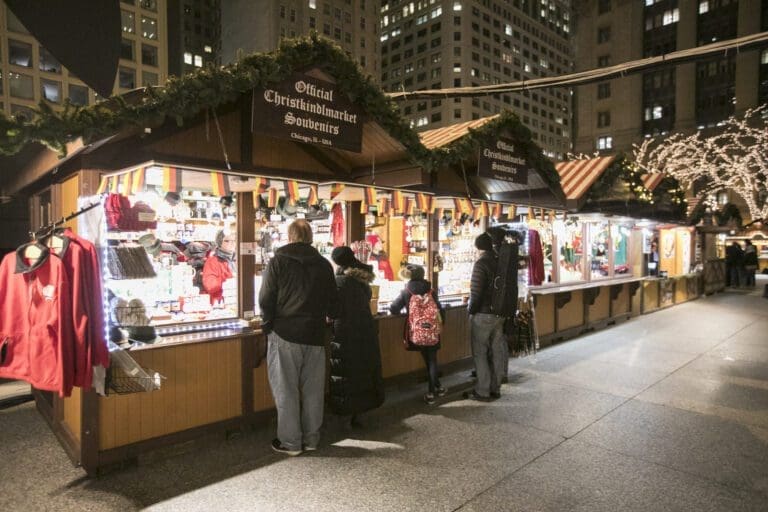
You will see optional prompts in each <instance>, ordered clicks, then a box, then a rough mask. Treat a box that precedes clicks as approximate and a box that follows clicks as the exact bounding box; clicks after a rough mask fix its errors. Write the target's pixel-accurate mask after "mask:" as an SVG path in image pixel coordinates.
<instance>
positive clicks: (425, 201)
mask: <svg viewBox="0 0 768 512" xmlns="http://www.w3.org/2000/svg"><path fill="white" fill-rule="evenodd" d="M416 206H417V207H418V209H419V211H422V212H426V211H427V210H429V196H427V194H422V193H418V194H416Z"/></svg>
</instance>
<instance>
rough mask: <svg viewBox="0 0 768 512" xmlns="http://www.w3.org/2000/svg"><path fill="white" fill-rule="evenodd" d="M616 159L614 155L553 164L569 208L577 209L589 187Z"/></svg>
mask: <svg viewBox="0 0 768 512" xmlns="http://www.w3.org/2000/svg"><path fill="white" fill-rule="evenodd" d="M615 159H616V156H615V155H610V156H600V157H597V158H589V159H580V160H568V161H564V162H560V163H558V164H555V169H557V173H558V174H559V175H560V184H561V185H562V187H563V193H565V199H566V202H567V205H568V207H569V208H570V209H578V207H579V206H580V205H581V204H583V201H582V199H583V198H584V197H585V195H586V193H587V191H588V190H589V188H590V187H591V186H592V185H593V184H594V183H595V181H597V179H598V178H599V177H600V176H601V175H602V174H603V173H604V172H605V170H606V169H607V168H608V167H609V166H610V165H611V164H612V163H613V161H614V160H615Z"/></svg>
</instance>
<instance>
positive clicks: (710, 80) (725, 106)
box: [574, 0, 768, 153]
mask: <svg viewBox="0 0 768 512" xmlns="http://www.w3.org/2000/svg"><path fill="white" fill-rule="evenodd" d="M764 30H768V2H766V1H762V2H761V1H760V0H738V1H737V0H642V1H635V0H583V1H582V2H581V3H580V5H579V11H578V17H577V19H576V25H575V31H574V35H575V43H576V44H575V47H576V49H577V53H576V69H577V71H582V70H586V69H593V68H596V67H603V66H609V65H613V64H618V63H621V62H626V61H630V60H635V59H641V58H643V57H650V56H656V55H662V54H666V53H670V52H673V51H678V50H684V49H689V48H695V47H697V46H702V45H705V44H709V43H712V42H716V41H724V40H727V39H733V38H736V37H741V36H745V35H749V34H754V33H757V32H761V31H764ZM575 98H576V116H575V118H576V141H575V149H576V151H578V152H584V153H592V152H594V151H595V150H598V151H606V152H616V151H629V150H631V147H632V144H633V143H636V142H638V141H640V140H642V139H643V137H653V136H659V135H664V134H667V133H672V132H678V131H682V132H690V131H692V130H695V129H703V128H711V127H715V126H717V123H719V122H720V121H722V120H723V119H725V118H727V117H728V116H730V115H732V114H739V113H743V112H744V111H745V110H747V109H748V108H751V107H754V106H756V105H759V104H762V103H765V102H766V101H768V52H767V51H759V50H752V51H746V52H745V51H741V52H729V53H727V54H725V55H717V56H712V57H708V58H704V59H701V60H697V61H696V62H691V63H687V64H684V65H680V66H669V67H664V68H659V69H656V70H650V71H647V72H644V73H641V74H636V75H630V76H627V77H623V78H618V79H614V80H606V81H604V82H599V83H596V84H590V85H583V86H579V87H578V88H576V93H575Z"/></svg>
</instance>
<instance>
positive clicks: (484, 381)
mask: <svg viewBox="0 0 768 512" xmlns="http://www.w3.org/2000/svg"><path fill="white" fill-rule="evenodd" d="M475 247H476V248H477V249H478V250H479V251H480V258H478V260H477V261H476V262H475V264H474V266H473V267H472V278H471V280H470V292H469V304H468V306H467V311H468V313H469V319H470V320H469V322H470V339H471V344H472V357H473V359H474V362H475V369H476V372H477V381H476V382H475V389H474V390H473V391H471V392H467V393H465V394H464V398H469V399H472V400H480V401H487V400H491V399H493V398H498V397H499V396H501V395H500V389H501V380H502V377H503V376H504V374H505V373H506V371H505V370H506V368H505V365H506V364H507V360H506V357H505V356H506V350H504V349H505V344H506V339H505V337H504V317H502V316H499V315H495V314H493V313H492V312H491V302H492V300H493V280H494V277H495V275H496V270H497V267H498V257H497V256H496V253H495V251H494V250H493V239H492V238H491V236H490V235H489V234H488V233H483V234H481V235H480V236H478V237H477V238H476V239H475Z"/></svg>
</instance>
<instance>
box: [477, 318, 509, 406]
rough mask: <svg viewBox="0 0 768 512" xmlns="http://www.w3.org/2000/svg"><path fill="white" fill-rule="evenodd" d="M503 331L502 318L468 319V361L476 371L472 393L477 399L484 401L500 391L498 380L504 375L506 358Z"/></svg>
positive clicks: (499, 381)
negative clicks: (469, 348) (481, 398)
mask: <svg viewBox="0 0 768 512" xmlns="http://www.w3.org/2000/svg"><path fill="white" fill-rule="evenodd" d="M503 328H504V318H503V317H500V316H496V315H491V314H488V313H475V314H474V315H472V321H471V323H470V329H471V331H470V335H471V338H472V357H473V359H474V361H475V370H476V371H477V382H476V383H475V393H477V394H478V395H480V396H485V397H487V396H490V394H491V393H498V392H499V389H500V388H501V379H502V378H503V377H504V376H505V375H506V373H507V364H508V358H509V356H508V355H507V349H506V346H505V345H506V343H507V341H506V339H505V338H504V332H503ZM489 359H490V361H489Z"/></svg>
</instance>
